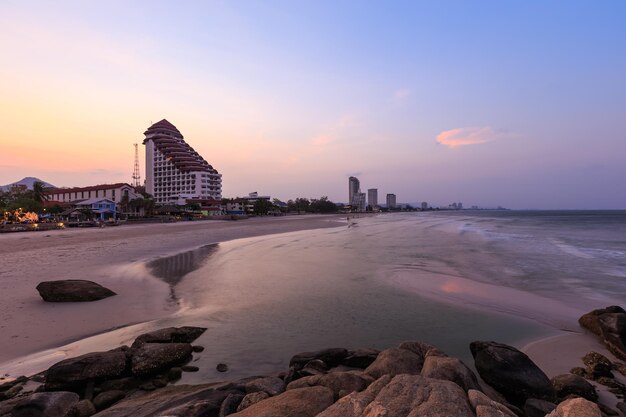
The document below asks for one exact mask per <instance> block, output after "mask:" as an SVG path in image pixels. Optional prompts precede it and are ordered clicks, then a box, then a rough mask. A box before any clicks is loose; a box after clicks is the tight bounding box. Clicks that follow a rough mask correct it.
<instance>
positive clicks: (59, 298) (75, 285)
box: [37, 279, 117, 303]
mask: <svg viewBox="0 0 626 417" xmlns="http://www.w3.org/2000/svg"><path fill="white" fill-rule="evenodd" d="M37 291H39V295H41V298H43V300H44V301H49V302H57V303H63V302H71V301H97V300H102V299H103V298H107V297H111V296H113V295H117V294H115V293H114V292H113V291H111V290H110V289H108V288H105V287H103V286H102V285H100V284H97V283H95V282H92V281H86V280H82V279H66V280H61V281H44V282H41V283H39V285H37Z"/></svg>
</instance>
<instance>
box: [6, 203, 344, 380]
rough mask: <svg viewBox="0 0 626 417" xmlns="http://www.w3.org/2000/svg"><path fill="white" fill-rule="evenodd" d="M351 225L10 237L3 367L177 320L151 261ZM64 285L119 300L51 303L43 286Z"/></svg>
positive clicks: (310, 220)
mask: <svg viewBox="0 0 626 417" xmlns="http://www.w3.org/2000/svg"><path fill="white" fill-rule="evenodd" d="M345 224H346V223H345V216H342V215H302V216H286V217H272V218H256V219H247V220H241V221H234V222H233V221H210V222H209V221H207V222H184V223H166V224H147V225H129V226H121V227H115V228H109V229H107V228H104V229H86V230H58V231H51V232H44V234H42V233H28V234H21V233H15V234H8V235H2V236H0V241H1V242H2V245H0V259H2V262H0V265H2V267H1V269H0V291H2V293H3V295H4V296H5V297H4V300H3V303H2V304H1V305H0V332H1V333H2V334H3V335H5V336H4V337H3V339H2V341H1V342H0V364H4V365H7V364H10V363H11V362H12V360H15V359H18V358H24V357H27V356H29V355H32V354H37V353H42V352H47V351H50V350H55V349H56V348H59V347H62V346H66V345H70V344H72V343H73V342H77V341H80V340H82V339H85V338H91V337H94V335H95V336H96V337H97V336H98V335H101V334H102V333H110V332H111V330H112V329H119V328H120V327H123V328H128V327H133V326H134V325H138V324H139V325H141V324H142V323H149V322H151V321H155V320H158V319H163V318H167V317H169V316H172V315H175V314H176V313H177V312H178V311H179V309H180V306H179V305H178V304H176V303H175V302H172V301H171V300H170V299H169V296H170V287H169V285H168V284H167V283H165V282H163V281H162V280H160V279H158V278H156V277H154V276H152V275H151V274H150V272H149V271H148V270H147V269H146V267H145V262H147V261H149V260H153V259H157V258H160V257H164V256H167V254H172V253H180V252H184V251H186V250H189V249H194V248H197V247H200V246H202V245H207V244H212V243H220V242H227V241H230V240H235V239H241V238H249V237H257V236H269V235H273V234H282V233H288V232H295V231H301V230H314V229H322V228H330V227H339V226H344V225H345ZM43 271H45V272H43ZM57 279H87V280H92V281H95V282H98V283H100V284H101V285H103V286H105V287H107V288H110V289H111V290H113V291H114V292H116V293H117V294H118V295H116V296H114V297H109V298H108V299H105V300H100V301H97V302H90V303H46V302H44V301H43V300H42V299H41V298H40V296H39V294H38V293H37V290H36V289H35V287H36V286H37V284H38V283H39V282H41V281H48V280H57ZM0 366H2V365H0ZM3 373H5V372H4V371H3Z"/></svg>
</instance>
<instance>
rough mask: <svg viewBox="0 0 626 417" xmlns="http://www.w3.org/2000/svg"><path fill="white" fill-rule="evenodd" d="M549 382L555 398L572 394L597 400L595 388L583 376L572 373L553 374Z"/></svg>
mask: <svg viewBox="0 0 626 417" xmlns="http://www.w3.org/2000/svg"><path fill="white" fill-rule="evenodd" d="M551 382H552V386H553V387H554V391H555V392H556V396H557V398H560V399H563V398H566V397H567V396H569V395H572V394H573V395H577V396H579V397H583V398H585V399H587V400H589V401H593V402H596V401H598V393H597V392H596V389H595V388H594V386H593V385H591V384H590V383H589V382H587V380H586V379H585V378H581V377H579V376H577V375H574V374H563V375H557V376H555V377H554V378H552V379H551Z"/></svg>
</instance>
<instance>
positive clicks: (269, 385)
mask: <svg viewBox="0 0 626 417" xmlns="http://www.w3.org/2000/svg"><path fill="white" fill-rule="evenodd" d="M245 388H246V392H247V393H248V394H249V393H252V392H259V391H262V392H266V393H267V394H269V396H270V397H273V396H274V395H278V394H280V393H281V392H284V391H285V383H284V382H283V380H282V379H280V378H278V377H274V376H270V377H266V378H257V379H253V380H252V381H250V382H248V383H246V384H245Z"/></svg>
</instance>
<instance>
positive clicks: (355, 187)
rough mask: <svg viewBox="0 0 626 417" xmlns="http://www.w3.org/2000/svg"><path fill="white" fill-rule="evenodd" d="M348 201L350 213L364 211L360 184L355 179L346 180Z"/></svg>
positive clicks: (363, 199) (363, 196)
mask: <svg viewBox="0 0 626 417" xmlns="http://www.w3.org/2000/svg"><path fill="white" fill-rule="evenodd" d="M348 201H349V202H350V206H351V208H352V211H365V193H362V192H361V183H360V181H359V179H358V178H357V177H350V178H348Z"/></svg>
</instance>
